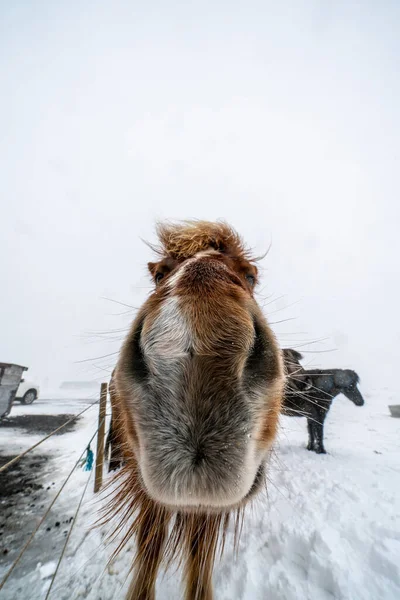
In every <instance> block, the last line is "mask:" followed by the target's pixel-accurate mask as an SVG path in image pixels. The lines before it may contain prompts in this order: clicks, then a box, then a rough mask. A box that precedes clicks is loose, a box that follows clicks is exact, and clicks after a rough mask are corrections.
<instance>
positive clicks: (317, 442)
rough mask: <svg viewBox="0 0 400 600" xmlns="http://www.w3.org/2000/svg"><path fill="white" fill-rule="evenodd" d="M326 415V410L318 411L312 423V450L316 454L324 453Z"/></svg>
mask: <svg viewBox="0 0 400 600" xmlns="http://www.w3.org/2000/svg"><path fill="white" fill-rule="evenodd" d="M325 417H326V411H325V410H323V409H322V410H320V411H318V416H317V418H316V422H315V423H314V452H316V453H317V454H326V450H325V448H324V421H325Z"/></svg>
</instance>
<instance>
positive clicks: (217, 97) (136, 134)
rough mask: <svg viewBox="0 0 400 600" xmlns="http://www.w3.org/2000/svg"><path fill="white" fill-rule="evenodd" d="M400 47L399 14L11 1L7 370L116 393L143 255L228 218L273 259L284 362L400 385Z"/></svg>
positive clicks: (5, 186) (2, 59)
mask: <svg viewBox="0 0 400 600" xmlns="http://www.w3.org/2000/svg"><path fill="white" fill-rule="evenodd" d="M399 34H400V3H399V2H396V1H393V2H389V1H384V2H379V3H378V2H372V1H371V2H368V1H365V2H349V1H338V2H334V3H333V2H329V1H328V0H326V1H325V2H317V1H309V2H305V3H302V2H300V1H299V0H293V2H285V1H283V2H276V1H274V2H272V1H271V2H268V1H265V0H263V1H261V0H260V1H259V2H255V1H246V2H244V1H242V2H227V1H226V0H225V1H224V2H219V3H216V2H210V1H208V0H202V1H201V2H186V3H183V2H182V3H177V2H138V1H136V2H135V1H132V0H130V1H128V0H126V1H114V2H99V1H96V2H94V1H93V2H81V1H79V2H78V1H68V2H65V1H61V2H53V1H47V2H45V1H39V0H38V1H36V2H27V1H25V2H23V1H21V2H18V3H17V2H3V3H1V8H0V71H1V72H0V75H1V95H0V119H1V122H0V132H1V133H0V135H1V137H0V165H1V177H0V193H1V196H0V203H1V206H0V286H1V289H0V360H3V361H7V362H8V361H10V362H18V363H22V364H25V365H27V366H29V367H30V371H29V373H31V375H32V376H33V375H35V376H36V377H38V378H39V380H40V381H43V380H44V378H45V377H48V378H49V382H50V385H56V384H58V382H59V380H63V379H94V378H99V380H101V379H103V378H104V376H105V375H106V374H105V373H103V372H99V371H98V369H97V367H100V368H103V367H104V368H108V367H109V366H112V365H113V359H114V357H110V358H106V359H104V360H100V361H94V363H95V364H96V365H97V367H95V366H92V363H91V362H90V361H89V362H87V363H84V364H75V362H74V361H78V360H84V359H90V358H91V357H96V356H99V355H104V354H107V353H110V352H115V351H116V350H118V347H119V342H118V341H116V340H115V337H116V336H115V335H111V336H99V337H89V336H87V335H86V334H87V332H93V331H95V332H106V331H110V330H112V329H120V328H124V327H126V326H127V324H128V323H129V319H130V318H131V315H126V314H125V315H116V314H115V313H120V312H122V311H123V310H124V307H121V306H119V305H117V304H113V303H110V302H107V301H105V300H102V299H101V297H102V296H107V297H109V298H112V299H114V300H117V301H120V302H124V303H127V304H131V305H133V306H138V305H139V304H140V303H141V302H142V301H143V300H144V298H145V297H146V294H147V293H148V291H149V280H148V278H147V275H146V272H145V266H146V263H147V261H148V260H151V258H152V256H151V252H150V251H149V249H148V248H147V247H146V246H145V245H144V244H143V243H142V242H141V240H140V237H142V238H145V239H148V240H150V241H154V234H153V226H154V220H155V219H156V218H189V217H199V218H206V219H211V220H212V219H215V218H225V219H226V220H228V221H229V222H230V223H231V224H232V225H234V226H235V227H236V228H237V229H238V230H239V231H240V233H242V234H243V236H244V237H245V239H246V240H247V242H248V243H249V244H251V245H252V246H254V247H255V248H256V251H257V252H259V253H261V252H262V251H264V250H265V249H266V248H267V247H268V246H269V243H270V242H271V241H272V248H271V251H270V253H269V255H268V257H267V258H266V259H265V261H264V263H263V264H264V267H265V270H264V273H263V289H262V294H263V297H264V298H265V301H266V302H270V304H268V305H267V306H265V311H266V313H267V314H268V312H271V313H273V314H271V321H272V322H276V321H280V320H283V319H288V318H293V320H291V321H287V322H285V323H277V324H276V325H274V328H275V331H276V332H277V333H278V334H279V335H280V339H281V341H282V343H283V345H295V346H298V345H299V344H303V343H304V342H307V341H312V340H316V339H319V338H328V339H327V340H326V341H324V342H323V343H320V344H314V345H311V346H308V347H307V346H302V348H303V349H305V350H313V349H318V350H329V349H333V348H336V349H337V350H336V351H335V352H327V353H319V354H307V359H308V360H312V361H313V362H312V364H313V365H315V366H316V365H322V366H328V367H329V366H349V367H353V368H355V369H356V370H357V371H358V372H359V374H360V376H361V378H362V380H363V390H364V391H368V388H369V387H374V386H376V387H378V386H388V387H391V386H395V385H397V382H396V375H397V374H396V371H397V369H398V366H397V365H398V357H399V353H398V346H399V344H400V332H399V325H398V312H399V305H400V297H399V288H400V285H399V276H398V266H399V256H400V242H399V235H398V228H399V217H400V207H399V191H400V184H399V173H400V169H399V138H400V136H399V134H400V118H399V106H400V78H399V72H400V69H399V59H400V41H399V40H400V35H399ZM274 299H276V300H275V301H274ZM292 303H296V304H294V305H292ZM285 307H287V308H285ZM118 335H120V334H118ZM299 349H300V348H299ZM397 389H400V386H398V385H397Z"/></svg>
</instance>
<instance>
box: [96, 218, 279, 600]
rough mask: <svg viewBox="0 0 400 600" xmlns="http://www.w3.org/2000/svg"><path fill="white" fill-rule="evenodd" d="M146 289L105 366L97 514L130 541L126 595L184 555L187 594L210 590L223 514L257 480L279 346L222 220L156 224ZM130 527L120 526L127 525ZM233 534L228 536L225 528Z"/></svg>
mask: <svg viewBox="0 0 400 600" xmlns="http://www.w3.org/2000/svg"><path fill="white" fill-rule="evenodd" d="M158 236H159V240H160V247H159V248H157V249H156V248H153V250H156V251H157V252H158V261H157V262H154V263H149V265H148V266H149V270H150V273H151V276H152V278H153V281H154V285H155V287H154V290H153V292H152V293H151V294H150V296H149V298H148V299H147V300H146V302H145V303H144V305H143V306H142V308H141V309H140V310H139V312H138V315H137V317H136V319H135V320H134V322H133V325H132V328H131V330H130V333H129V334H128V337H127V339H126V341H125V343H124V345H123V348H122V350H121V353H120V356H119V360H118V363H117V366H116V368H115V371H114V373H113V377H112V382H111V387H110V394H111V400H112V408H113V411H112V412H113V415H112V430H111V432H110V433H111V439H109V441H110V442H112V443H111V448H112V449H113V448H114V454H113V458H114V467H116V466H118V465H119V462H120V460H121V461H122V462H123V468H122V469H121V470H120V472H119V474H118V475H117V477H119V478H120V479H119V486H118V490H117V493H116V495H115V497H114V498H113V499H112V500H111V502H110V506H109V507H108V512H107V517H106V518H108V517H111V516H112V515H113V514H115V513H116V514H117V519H119V521H118V524H119V526H118V527H117V530H122V528H124V527H126V526H127V527H128V529H127V532H125V535H124V536H123V539H122V542H121V544H120V546H119V548H118V551H119V550H120V549H121V547H122V546H123V545H124V544H125V543H126V541H127V540H128V539H129V538H130V536H132V535H136V539H137V549H136V555H135V557H134V559H133V568H134V577H133V581H132V583H131V586H130V588H129V592H128V595H127V598H128V599H129V600H138V599H141V600H151V599H154V598H155V581H156V576H157V571H158V568H159V566H160V564H161V562H162V560H163V559H164V560H165V563H166V566H168V565H169V564H170V563H171V561H172V560H175V559H178V560H179V561H183V562H184V563H185V568H184V574H185V581H186V599H187V600H211V599H212V583H211V579H212V570H213V565H214V559H215V555H216V551H217V547H218V542H221V550H222V548H223V542H224V534H225V531H226V529H227V526H228V523H229V518H230V515H231V514H233V515H234V517H235V520H236V529H235V531H236V532H237V531H238V528H239V521H240V519H241V517H242V512H243V507H244V506H245V504H246V503H247V502H248V501H249V500H250V499H251V498H252V497H254V496H255V495H256V494H257V493H258V492H259V491H260V489H261V488H262V486H263V483H264V481H265V464H266V462H267V459H268V456H269V451H270V449H271V445H272V443H273V441H274V439H275V436H276V432H277V424H278V418H279V413H280V410H281V401H282V396H283V388H284V380H285V377H284V370H283V361H282V356H281V352H280V350H279V348H278V346H277V343H276V341H275V338H274V335H273V334H272V332H271V330H270V328H269V326H268V324H267V322H266V320H265V318H264V316H263V315H262V313H261V310H260V308H259V307H258V305H257V303H256V301H255V299H254V287H255V285H256V283H257V277H258V276H257V268H256V265H255V261H254V259H252V257H251V255H250V253H249V252H248V251H247V250H246V249H245V247H244V246H243V243H242V241H241V239H240V237H239V236H238V234H237V233H236V232H235V231H234V230H233V229H232V228H230V227H229V226H228V225H226V224H225V223H209V222H201V221H194V222H192V221H189V222H184V223H182V224H173V225H160V226H159V227H158ZM128 524H129V526H128ZM235 537H236V536H235Z"/></svg>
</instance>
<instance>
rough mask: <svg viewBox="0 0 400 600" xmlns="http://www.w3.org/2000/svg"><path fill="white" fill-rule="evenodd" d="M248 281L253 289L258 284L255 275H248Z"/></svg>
mask: <svg viewBox="0 0 400 600" xmlns="http://www.w3.org/2000/svg"><path fill="white" fill-rule="evenodd" d="M246 279H247V281H248V282H249V284H250V285H251V287H254V286H255V284H256V278H255V277H254V275H250V274H248V275H246Z"/></svg>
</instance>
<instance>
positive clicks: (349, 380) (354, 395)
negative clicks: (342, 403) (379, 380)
mask: <svg viewBox="0 0 400 600" xmlns="http://www.w3.org/2000/svg"><path fill="white" fill-rule="evenodd" d="M332 378H333V383H334V386H335V387H336V389H337V390H338V391H339V393H340V394H344V396H346V398H348V399H349V400H351V401H352V402H354V404H355V405H356V406H362V405H363V404H364V398H363V397H362V395H361V392H360V390H359V389H358V387H357V384H358V383H359V381H360V378H359V376H358V375H357V373H356V372H355V371H352V370H351V369H333V370H332Z"/></svg>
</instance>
